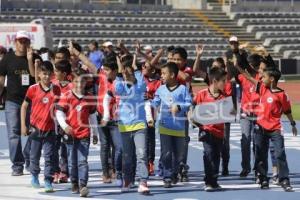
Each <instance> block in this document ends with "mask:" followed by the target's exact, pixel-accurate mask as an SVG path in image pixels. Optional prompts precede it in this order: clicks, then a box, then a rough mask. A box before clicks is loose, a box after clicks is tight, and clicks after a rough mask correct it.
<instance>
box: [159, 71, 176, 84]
mask: <svg viewBox="0 0 300 200" xmlns="http://www.w3.org/2000/svg"><path fill="white" fill-rule="evenodd" d="M174 78H175V75H174V73H171V72H170V71H169V69H168V68H167V67H164V68H162V69H161V79H162V81H163V83H165V84H166V83H169V82H170V81H171V80H173V79H174Z"/></svg>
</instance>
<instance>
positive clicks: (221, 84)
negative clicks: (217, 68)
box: [213, 76, 226, 91]
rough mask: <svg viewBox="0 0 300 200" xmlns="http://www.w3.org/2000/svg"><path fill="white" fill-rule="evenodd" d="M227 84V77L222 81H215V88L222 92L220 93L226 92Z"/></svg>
mask: <svg viewBox="0 0 300 200" xmlns="http://www.w3.org/2000/svg"><path fill="white" fill-rule="evenodd" d="M225 82H226V77H225V76H224V77H222V78H221V79H220V80H213V83H214V85H215V88H216V89H218V90H220V91H224V87H225Z"/></svg>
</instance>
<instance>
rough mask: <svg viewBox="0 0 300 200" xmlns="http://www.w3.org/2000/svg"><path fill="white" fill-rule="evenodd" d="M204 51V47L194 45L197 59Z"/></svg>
mask: <svg viewBox="0 0 300 200" xmlns="http://www.w3.org/2000/svg"><path fill="white" fill-rule="evenodd" d="M203 50H204V46H203V45H202V44H197V45H196V55H197V56H198V57H200V56H202V54H203Z"/></svg>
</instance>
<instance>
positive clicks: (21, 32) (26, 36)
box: [16, 31, 30, 40]
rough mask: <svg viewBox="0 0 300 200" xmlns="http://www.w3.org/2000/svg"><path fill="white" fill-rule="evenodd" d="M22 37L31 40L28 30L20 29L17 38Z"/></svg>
mask: <svg viewBox="0 0 300 200" xmlns="http://www.w3.org/2000/svg"><path fill="white" fill-rule="evenodd" d="M21 38H25V39H28V40H30V36H29V33H28V32H27V31H18V32H17V34H16V40H18V39H21Z"/></svg>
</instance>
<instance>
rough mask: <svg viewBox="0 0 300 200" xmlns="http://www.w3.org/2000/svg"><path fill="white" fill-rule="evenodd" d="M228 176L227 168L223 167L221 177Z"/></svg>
mask: <svg viewBox="0 0 300 200" xmlns="http://www.w3.org/2000/svg"><path fill="white" fill-rule="evenodd" d="M228 175H229V170H228V167H224V168H223V170H222V176H228Z"/></svg>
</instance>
